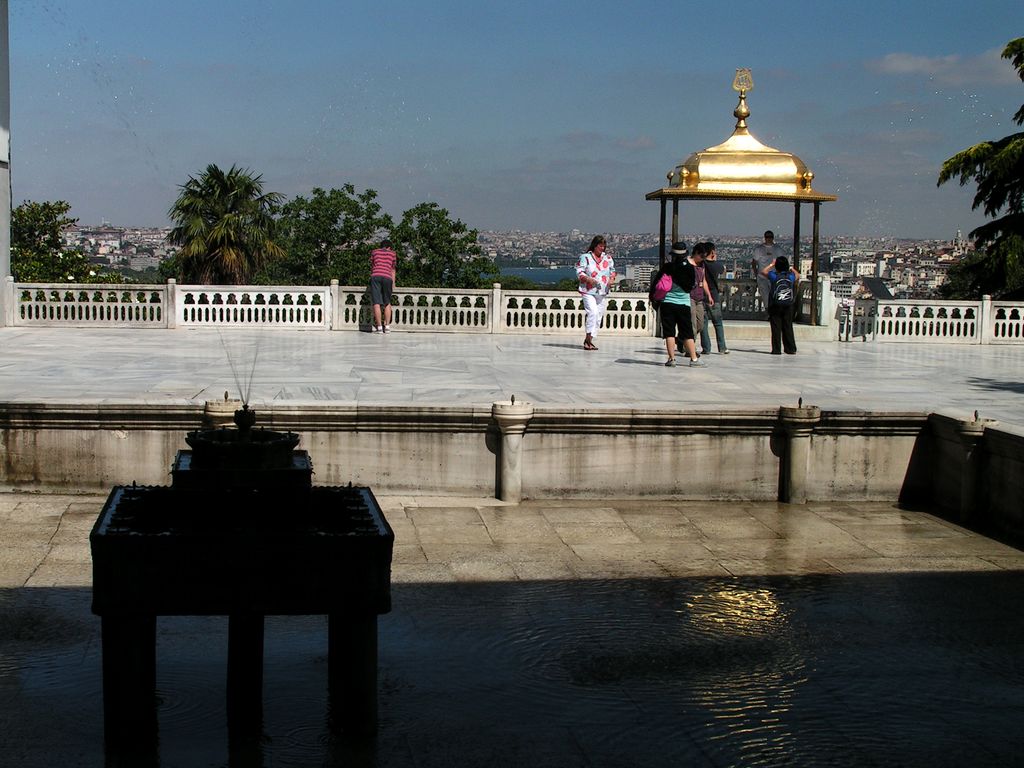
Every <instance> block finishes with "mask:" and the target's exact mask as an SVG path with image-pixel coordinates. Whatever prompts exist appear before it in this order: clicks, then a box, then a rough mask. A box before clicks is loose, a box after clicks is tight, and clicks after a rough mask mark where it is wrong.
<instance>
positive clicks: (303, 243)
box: [260, 184, 394, 285]
mask: <svg viewBox="0 0 1024 768" xmlns="http://www.w3.org/2000/svg"><path fill="white" fill-rule="evenodd" d="M276 213H277V234H278V242H279V243H280V245H281V247H282V248H283V249H284V252H285V255H284V256H283V257H282V258H281V259H279V260H277V261H274V262H272V263H271V264H269V265H268V267H267V268H266V269H265V270H264V271H263V273H262V274H261V275H260V282H263V283H267V284H282V283H283V284H291V285H326V284H328V283H329V282H330V281H331V280H337V281H338V282H340V283H341V284H342V285H364V284H365V283H366V282H367V281H368V280H369V277H370V252H371V251H372V250H373V249H374V248H376V247H377V242H378V241H379V239H380V237H379V235H380V233H381V232H387V231H388V230H390V229H391V228H392V227H393V226H394V223H393V222H392V220H391V217H390V216H388V215H387V214H386V213H383V212H382V210H381V207H380V204H379V203H377V192H376V191H374V190H372V189H367V190H366V191H365V192H361V193H359V194H356V190H355V187H354V186H353V185H351V184H346V185H344V186H343V187H342V188H341V189H331V190H330V191H324V190H323V189H320V188H316V189H314V190H313V192H312V194H311V195H310V197H308V198H306V197H301V196H299V197H295V198H293V199H292V200H289V201H288V202H287V203H285V204H284V205H283V206H281V207H280V208H279V209H277V211H276Z"/></svg>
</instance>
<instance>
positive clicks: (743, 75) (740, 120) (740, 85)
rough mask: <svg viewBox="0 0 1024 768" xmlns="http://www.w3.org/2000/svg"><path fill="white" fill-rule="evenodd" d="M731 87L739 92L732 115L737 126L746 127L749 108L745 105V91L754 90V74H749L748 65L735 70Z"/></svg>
mask: <svg viewBox="0 0 1024 768" xmlns="http://www.w3.org/2000/svg"><path fill="white" fill-rule="evenodd" d="M732 89H733V90H734V91H739V94H740V102H739V104H737V105H736V109H734V110H733V111H732V116H733V117H735V118H736V127H737V128H746V127H747V118H748V117H750V108H749V107H748V106H747V91H752V90H754V76H753V75H751V74H750V69H749V67H743V68H741V69H737V70H736V77H734V78H733V79H732Z"/></svg>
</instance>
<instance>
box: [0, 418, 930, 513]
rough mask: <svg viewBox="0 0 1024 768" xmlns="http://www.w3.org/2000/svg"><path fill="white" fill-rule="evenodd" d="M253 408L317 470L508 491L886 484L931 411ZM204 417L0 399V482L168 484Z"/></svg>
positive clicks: (23, 485)
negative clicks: (287, 435) (288, 435)
mask: <svg viewBox="0 0 1024 768" xmlns="http://www.w3.org/2000/svg"><path fill="white" fill-rule="evenodd" d="M499 408H503V409H504V410H500V409H499ZM258 411H259V413H258V423H259V425H262V426H264V427H266V428H268V429H277V430H291V431H295V432H298V433H299V434H300V435H301V438H302V441H301V443H300V447H301V448H304V449H306V450H308V451H309V453H310V455H311V457H312V460H313V468H314V482H315V483H317V484H321V485H338V484H345V483H348V482H350V481H351V482H352V483H355V484H357V485H369V486H371V487H372V488H374V490H376V491H378V492H380V493H385V494H409V495H444V496H467V497H473V496H475V497H480V496H490V495H497V496H498V497H499V498H504V499H507V500H517V499H518V498H572V497H579V498H595V499H600V498H609V497H614V498H639V497H674V498H687V499H719V500H747V499H749V500H770V499H782V500H786V501H805V500H810V501H816V500H823V501H829V500H855V499H861V500H867V499H873V500H884V499H892V500H895V499H896V498H897V497H898V496H899V495H900V492H901V489H902V488H903V487H904V482H905V479H906V477H907V473H908V466H909V465H910V463H911V459H912V454H913V453H914V451H915V449H916V448H917V446H918V444H919V442H920V433H921V431H922V430H923V429H925V428H926V426H927V423H928V417H927V415H926V414H916V413H906V414H885V413H865V412H859V411H858V412H829V411H825V412H822V411H820V410H819V409H816V408H813V407H812V408H785V409H781V410H780V409H775V408H773V409H762V410H731V411H679V410H652V409H612V408H607V409H587V408H568V407H563V408H550V407H547V408H532V407H530V406H529V405H528V404H527V405H524V404H515V405H511V406H510V405H509V404H505V405H504V406H500V407H499V406H495V408H494V409H491V408H481V407H476V408H473V407H469V408H459V407H451V408H443V407H433V408H419V407H415V406H408V407H404V406H387V407H384V406H378V407H371V406H352V407H339V406H315V405H311V406H288V405H276V404H275V405H273V406H270V407H266V408H258ZM208 420H209V414H207V421H208ZM203 423H204V409H203V407H202V406H201V405H198V404H196V405H189V404H182V405H176V406H158V405H137V404H125V405H117V404H99V405H94V406H85V405H70V404H69V405H64V406H59V405H31V404H20V405H10V404H7V405H3V404H0V485H2V486H5V487H7V488H17V489H25V490H34V489H38V490H52V489H55V488H61V489H65V490H66V489H76V490H97V489H107V488H110V487H111V486H113V485H123V484H131V483H132V482H137V483H139V484H140V485H153V484H167V483H169V482H170V476H169V470H170V466H171V462H172V460H173V458H174V454H175V452H176V451H177V450H179V449H183V448H186V447H187V446H186V444H185V441H184V436H185V433H186V432H187V431H188V430H191V429H196V428H198V427H200V426H201V425H202V424H203Z"/></svg>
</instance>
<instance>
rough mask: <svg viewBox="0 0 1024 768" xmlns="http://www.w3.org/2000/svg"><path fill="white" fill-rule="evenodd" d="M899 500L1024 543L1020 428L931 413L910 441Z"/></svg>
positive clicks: (1023, 464) (1023, 435) (1023, 459)
mask: <svg viewBox="0 0 1024 768" xmlns="http://www.w3.org/2000/svg"><path fill="white" fill-rule="evenodd" d="M900 501H901V502H902V503H903V504H905V505H907V506H910V507H920V508H925V509H928V510H929V511H934V512H938V513H939V514H942V515H944V516H945V517H947V518H948V519H950V520H952V521H953V522H956V523H958V524H960V525H964V526H967V527H969V528H972V529H974V530H978V531H981V532H983V533H986V534H988V535H991V536H997V537H999V538H1002V539H1004V540H1007V541H1010V542H1012V543H1014V544H1017V545H1018V546H1019V545H1021V544H1024V430H1021V429H1019V428H1014V427H1000V426H999V424H998V422H996V421H993V420H990V419H973V420H972V419H954V418H950V417H948V416H942V415H939V414H932V415H931V416H930V417H929V418H928V424H927V427H926V428H925V429H924V430H922V431H921V434H920V435H919V437H918V440H917V442H916V444H915V447H914V452H913V456H912V459H911V462H910V466H909V468H908V472H907V482H906V484H905V486H904V489H903V492H902V493H901V496H900Z"/></svg>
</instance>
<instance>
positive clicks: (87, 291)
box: [6, 278, 168, 328]
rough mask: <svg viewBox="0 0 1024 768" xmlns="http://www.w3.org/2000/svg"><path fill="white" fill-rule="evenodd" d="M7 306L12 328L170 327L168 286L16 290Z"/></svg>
mask: <svg viewBox="0 0 1024 768" xmlns="http://www.w3.org/2000/svg"><path fill="white" fill-rule="evenodd" d="M8 281H9V282H8V286H7V287H8V290H9V291H10V292H11V293H13V294H14V295H13V297H10V300H9V301H8V302H7V303H6V304H7V307H8V314H9V315H12V316H13V317H11V318H10V320H9V322H8V324H9V325H21V326H43V327H47V328H52V327H54V326H62V325H63V326H88V327H92V328H165V327H167V313H166V309H167V306H168V302H167V286H164V285H102V284H84V283H66V284H29V283H23V284H18V285H16V286H15V284H14V283H13V282H10V278H8Z"/></svg>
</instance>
